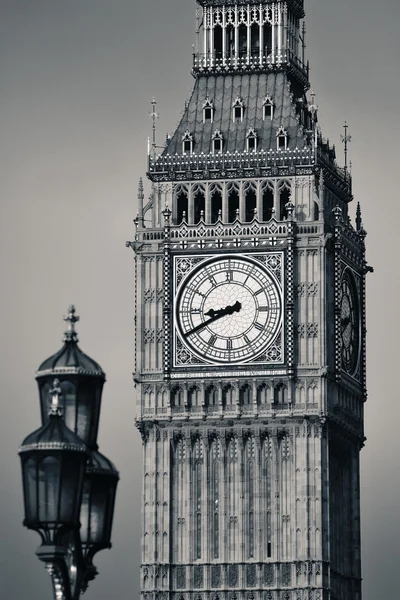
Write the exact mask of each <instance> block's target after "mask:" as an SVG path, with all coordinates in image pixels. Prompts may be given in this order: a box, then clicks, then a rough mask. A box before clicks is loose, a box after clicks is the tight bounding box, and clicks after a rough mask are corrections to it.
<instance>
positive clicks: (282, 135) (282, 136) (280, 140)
mask: <svg viewBox="0 0 400 600" xmlns="http://www.w3.org/2000/svg"><path fill="white" fill-rule="evenodd" d="M287 144H288V134H287V131H286V130H285V129H284V128H283V127H279V129H278V133H277V134H276V147H277V149H278V150H286V149H287Z"/></svg>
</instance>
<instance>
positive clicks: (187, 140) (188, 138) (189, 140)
mask: <svg viewBox="0 0 400 600" xmlns="http://www.w3.org/2000/svg"><path fill="white" fill-rule="evenodd" d="M182 152H183V154H191V153H192V152H193V136H192V134H191V133H190V131H189V130H188V129H187V130H186V131H185V133H184V134H183V136H182Z"/></svg>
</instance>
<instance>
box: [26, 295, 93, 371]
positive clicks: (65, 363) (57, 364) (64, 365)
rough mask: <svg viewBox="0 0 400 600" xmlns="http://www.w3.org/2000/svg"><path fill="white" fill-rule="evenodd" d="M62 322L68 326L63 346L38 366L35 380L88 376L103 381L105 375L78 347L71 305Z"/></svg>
mask: <svg viewBox="0 0 400 600" xmlns="http://www.w3.org/2000/svg"><path fill="white" fill-rule="evenodd" d="M64 321H66V323H67V324H68V327H67V330H66V332H65V333H64V338H63V342H64V345H63V347H62V348H61V350H59V351H58V352H56V353H55V354H53V355H52V356H50V357H49V358H47V359H46V360H45V361H44V362H42V364H41V365H40V367H39V369H38V371H37V373H36V378H37V379H38V378H40V377H46V376H49V375H54V376H57V375H61V374H63V375H65V374H67V375H90V376H92V377H93V376H94V377H101V378H102V379H105V374H104V371H103V370H102V368H101V367H100V365H99V364H98V363H97V362H95V361H94V360H93V359H92V358H90V356H88V355H87V354H85V353H84V352H82V350H81V349H80V348H79V346H78V335H77V332H76V331H75V323H76V322H77V321H79V317H78V316H77V315H76V314H75V306H74V305H73V304H72V305H71V306H70V307H69V309H68V314H67V316H65V317H64Z"/></svg>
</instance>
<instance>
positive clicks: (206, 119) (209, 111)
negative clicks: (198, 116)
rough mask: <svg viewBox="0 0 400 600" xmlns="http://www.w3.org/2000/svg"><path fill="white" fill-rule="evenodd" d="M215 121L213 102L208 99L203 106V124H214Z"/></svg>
mask: <svg viewBox="0 0 400 600" xmlns="http://www.w3.org/2000/svg"><path fill="white" fill-rule="evenodd" d="M213 120H214V105H213V101H212V100H210V99H209V98H208V97H207V98H206V99H205V102H204V104H203V123H212V122H213Z"/></svg>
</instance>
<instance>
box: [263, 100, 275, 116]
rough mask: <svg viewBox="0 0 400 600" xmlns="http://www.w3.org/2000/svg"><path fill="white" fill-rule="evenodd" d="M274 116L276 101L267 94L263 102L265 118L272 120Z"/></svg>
mask: <svg viewBox="0 0 400 600" xmlns="http://www.w3.org/2000/svg"><path fill="white" fill-rule="evenodd" d="M273 116H274V103H273V101H272V98H271V97H270V96H266V97H265V98H264V102H263V120H264V121H265V120H267V119H270V120H272V118H273Z"/></svg>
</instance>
